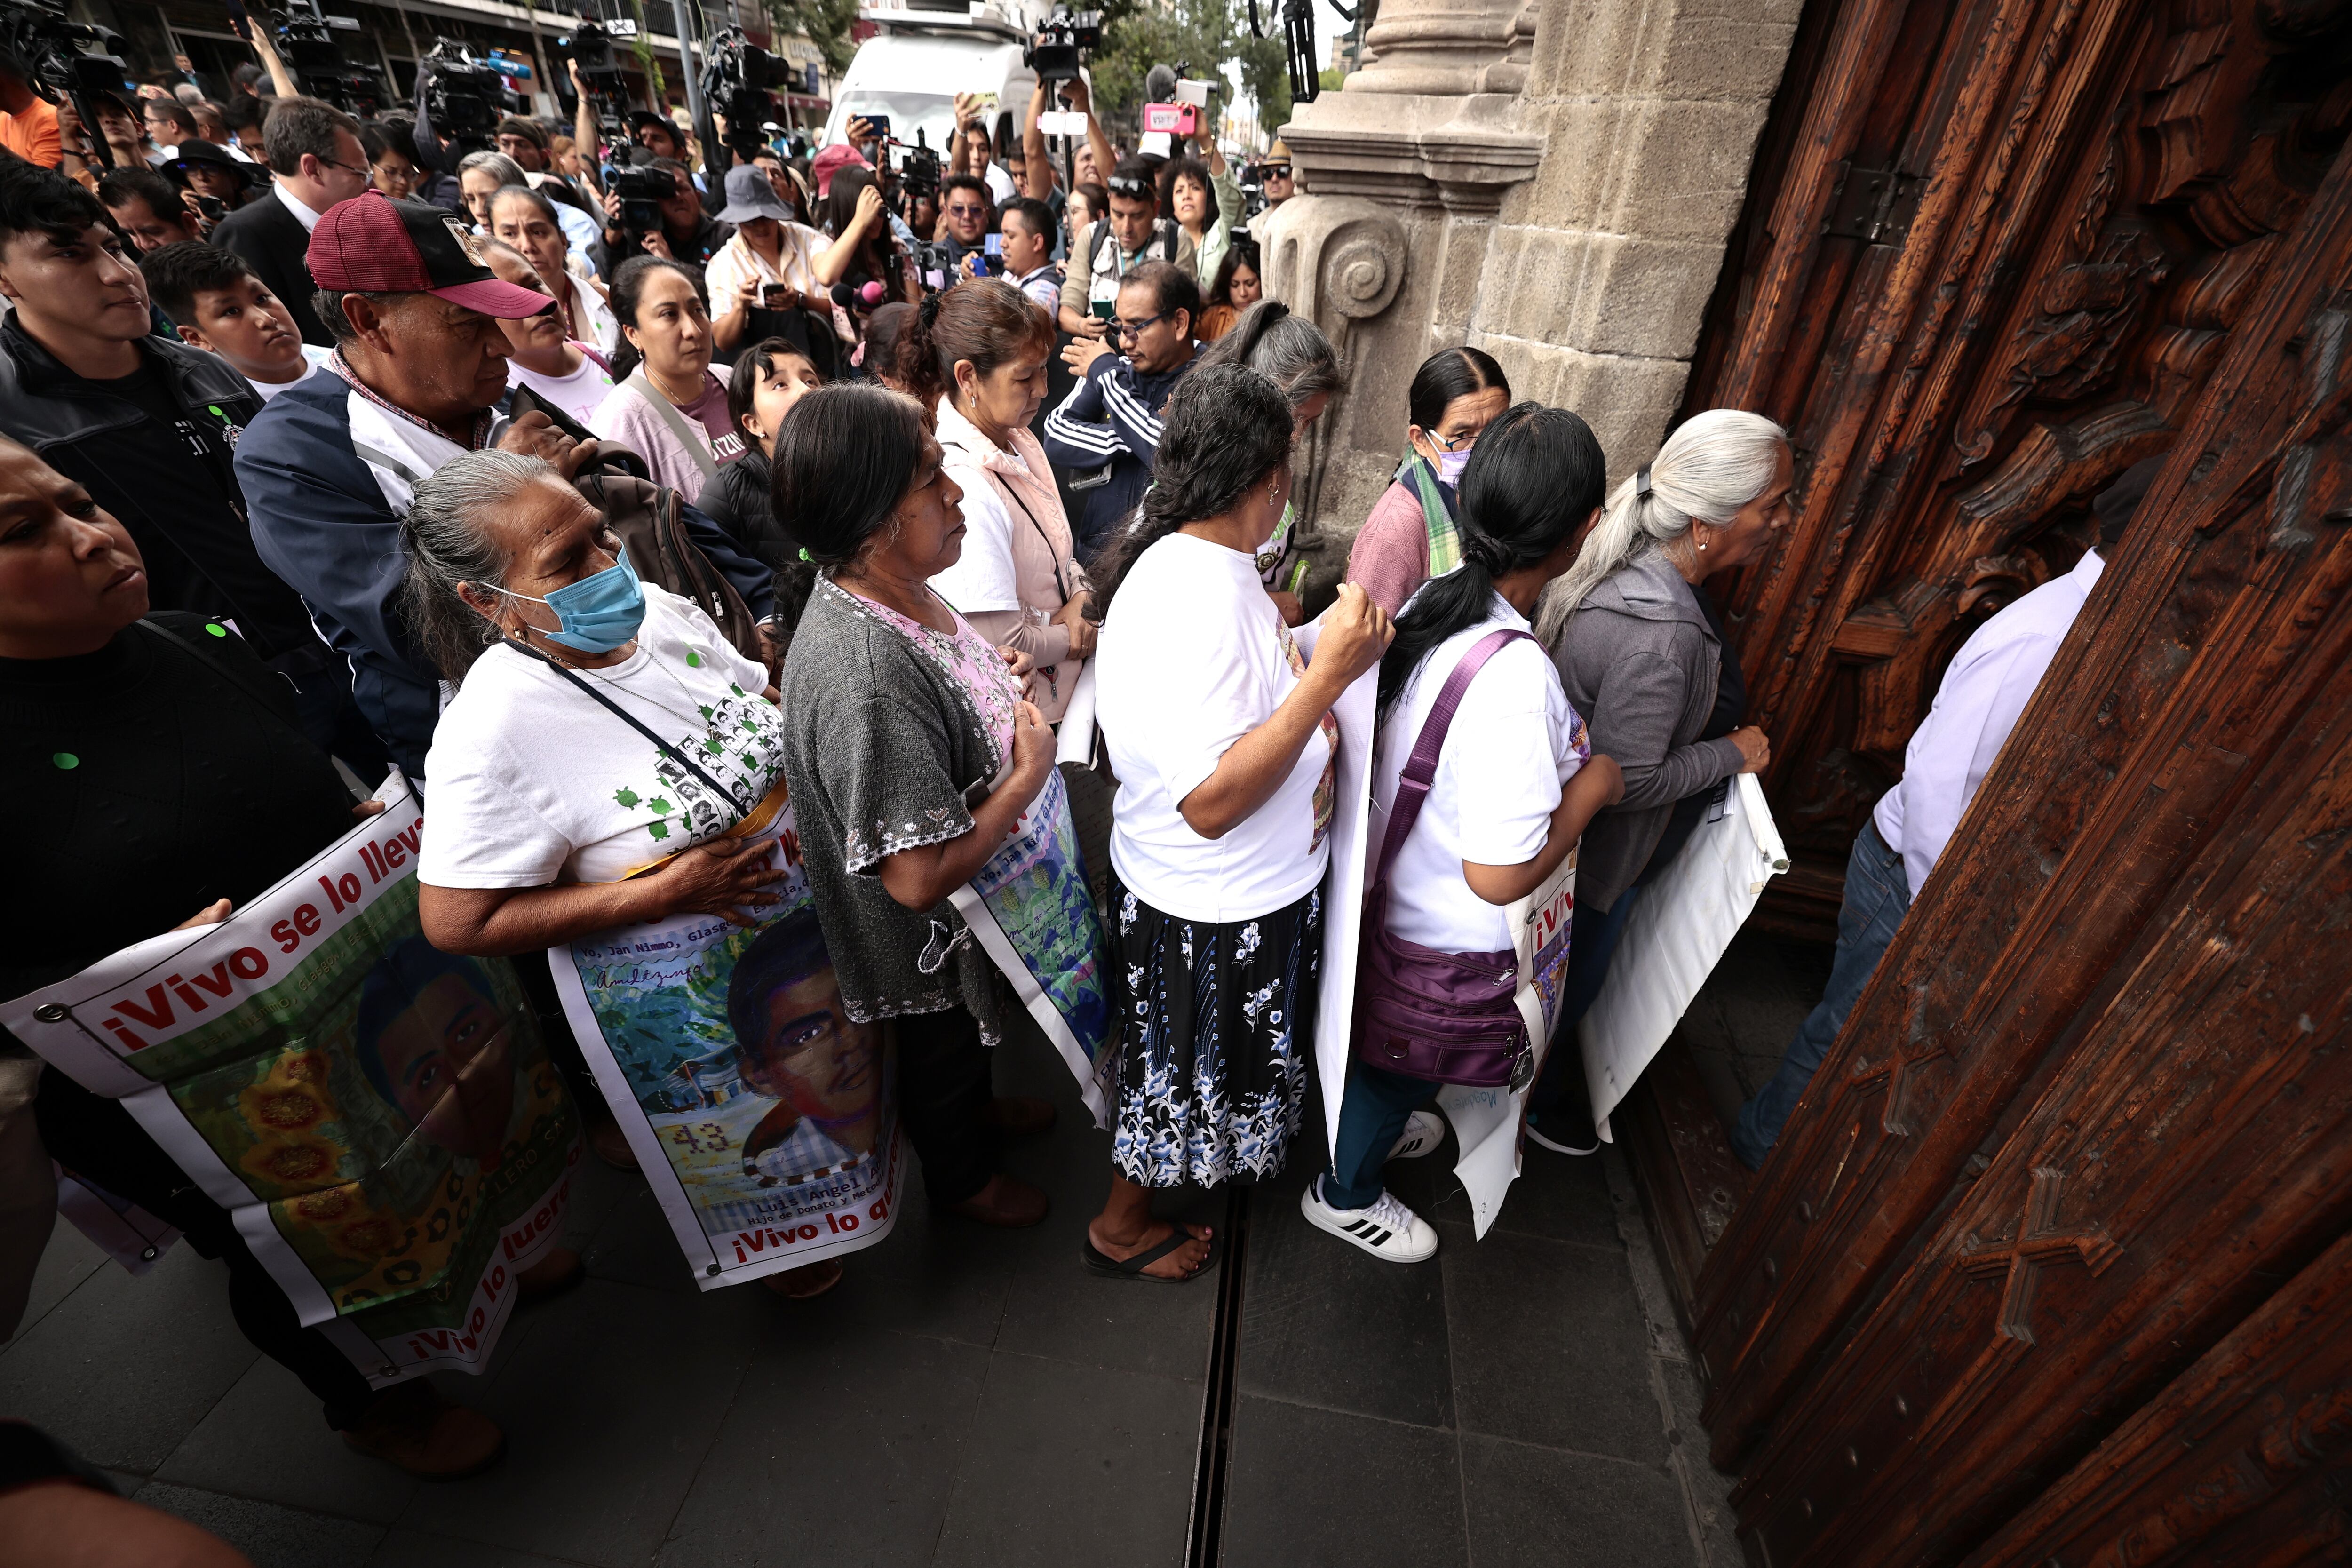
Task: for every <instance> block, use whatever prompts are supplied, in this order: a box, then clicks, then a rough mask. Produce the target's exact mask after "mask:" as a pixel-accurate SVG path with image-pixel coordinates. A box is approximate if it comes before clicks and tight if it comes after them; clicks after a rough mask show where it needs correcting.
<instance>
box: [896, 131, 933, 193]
mask: <svg viewBox="0 0 2352 1568" xmlns="http://www.w3.org/2000/svg"><path fill="white" fill-rule="evenodd" d="M889 145H891V146H893V147H896V148H898V188H899V189H900V190H902V191H904V192H906V194H907V200H908V203H909V204H911V203H914V202H916V201H919V200H920V199H922V198H923V197H925V196H933V197H936V196H937V195H939V194H940V155H939V153H938V151H937V150H936V149H934V148H932V147H931V146H930V145H929V143H927V142H925V141H924V139H923V132H921V130H920V129H918V130H917V131H916V132H915V144H914V145H913V146H911V147H909V146H908V145H907V144H906V143H905V142H891V143H889Z"/></svg>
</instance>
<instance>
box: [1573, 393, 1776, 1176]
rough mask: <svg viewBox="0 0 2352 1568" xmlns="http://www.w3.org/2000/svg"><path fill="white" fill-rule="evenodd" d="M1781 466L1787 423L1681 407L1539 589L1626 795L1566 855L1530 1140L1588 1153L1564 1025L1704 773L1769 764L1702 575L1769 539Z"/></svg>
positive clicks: (1679, 831) (1595, 988) (1588, 1128)
mask: <svg viewBox="0 0 2352 1568" xmlns="http://www.w3.org/2000/svg"><path fill="white" fill-rule="evenodd" d="M1794 473H1795V468H1794V465H1793V463H1792V461H1791V458H1790V452H1789V437H1788V436H1787V434H1786V433H1785V432H1784V431H1782V430H1781V428H1780V426H1778V425H1775V424H1774V423H1772V421H1770V420H1769V419H1767V418H1765V417H1764V416H1762V415H1760V414H1749V413H1746V412H1743V411H1741V410H1739V409H1736V408H1711V409H1708V410H1707V411H1706V413H1704V414H1698V415H1694V416H1692V417H1691V418H1689V419H1687V420H1685V421H1684V423H1683V424H1682V425H1681V426H1678V427H1677V428H1676V429H1675V433H1674V434H1673V435H1671V436H1669V437H1666V444H1665V445H1664V447H1660V448H1659V449H1658V455H1657V456H1656V457H1655V458H1651V459H1650V461H1648V462H1647V463H1644V464H1643V466H1642V468H1641V470H1640V471H1639V472H1638V473H1636V474H1635V475H1634V476H1633V478H1632V479H1627V480H1626V481H1625V482H1624V483H1622V484H1621V485H1619V486H1618V487H1617V492H1616V494H1614V495H1613V496H1612V497H1611V498H1610V500H1609V510H1608V513H1607V515H1606V516H1604V517H1603V518H1602V519H1601V521H1600V523H1599V524H1598V525H1596V526H1595V527H1594V528H1593V530H1592V531H1591V534H1590V535H1588V536H1587V538H1586V539H1585V542H1584V547H1583V549H1582V551H1581V552H1579V554H1578V556H1577V558H1576V564H1575V566H1574V568H1572V569H1571V570H1570V572H1569V573H1568V574H1567V575H1566V576H1564V577H1562V578H1561V579H1560V580H1559V584H1557V585H1556V586H1554V587H1553V588H1552V590H1551V591H1550V592H1549V594H1547V595H1545V596H1544V602H1543V613H1542V614H1541V615H1540V616H1538V625H1537V628H1536V635H1537V636H1538V637H1541V638H1542V639H1543V642H1544V646H1545V647H1549V649H1551V654H1552V662H1553V663H1554V664H1555V665H1557V666H1558V667H1559V675H1560V682H1561V684H1562V685H1563V686H1565V687H1566V688H1567V689H1568V698H1569V700H1570V702H1572V703H1574V704H1575V705H1576V710H1577V711H1578V712H1580V713H1581V714H1583V715H1584V716H1585V719H1586V721H1587V722H1589V723H1590V724H1591V726H1592V743H1593V744H1594V745H1596V746H1599V747H1601V749H1602V750H1604V751H1606V752H1608V753H1609V754H1610V755H1611V756H1612V757H1615V758H1616V759H1617V763H1618V765H1619V766H1620V767H1622V769H1624V772H1625V794H1624V797H1623V798H1622V800H1620V801H1619V802H1618V803H1617V804H1616V805H1613V806H1611V807H1610V808H1609V809H1608V810H1606V811H1604V812H1602V813H1601V816H1600V817H1599V818H1598V819H1597V820H1596V821H1595V822H1594V823H1593V825H1592V831H1591V833H1589V834H1588V835H1586V837H1585V844H1584V847H1583V849H1582V850H1581V851H1580V853H1579V855H1578V857H1577V868H1576V916H1575V929H1574V931H1573V932H1572V933H1571V934H1570V939H1569V945H1570V953H1569V964H1568V973H1567V974H1566V975H1565V976H1564V977H1563V979H1562V981H1561V985H1560V1003H1559V1016H1558V1018H1557V1020H1556V1021H1555V1024H1554V1026H1553V1039H1554V1048H1553V1050H1552V1053H1551V1056H1550V1059H1549V1060H1548V1061H1547V1062H1546V1063H1545V1064H1544V1074H1543V1077H1542V1078H1541V1079H1539V1080H1538V1082H1537V1083H1536V1086H1535V1089H1534V1090H1533V1092H1531V1093H1530V1094H1529V1095H1528V1137H1530V1138H1531V1139H1533V1140H1534V1141H1535V1142H1537V1143H1538V1144H1540V1145H1542V1146H1543V1147H1544V1148H1547V1149H1550V1150H1554V1151H1556V1152H1559V1153H1563V1154H1590V1153H1591V1152H1593V1151H1595V1150H1597V1149H1598V1148H1600V1147H1601V1139H1600V1134H1599V1133H1598V1131H1595V1129H1594V1127H1593V1124H1592V1117H1591V1111H1590V1110H1589V1109H1588V1107H1587V1106H1586V1104H1585V1100H1584V1096H1583V1094H1582V1093H1581V1092H1580V1090H1579V1088H1578V1085H1579V1080H1580V1079H1581V1077H1582V1060H1581V1058H1582V1053H1581V1052H1580V1050H1578V1049H1577V1048H1576V1040H1577V1036H1576V1027H1577V1025H1578V1024H1579V1023H1580V1021H1581V1020H1582V1018H1583V1016H1584V1015H1585V1013H1586V1011H1587V1010H1588V1009H1589V1008H1591V1005H1592V1002H1593V999H1594V998H1595V997H1597V996H1598V995H1600V994H1601V982H1602V981H1604V980H1606V979H1607V978H1608V974H1609V959H1610V955H1611V954H1612V952H1615V951H1616V947H1617V940H1618V938H1619V937H1620V936H1622V934H1623V932H1624V930H1625V919H1626V916H1627V915H1628V914H1630V913H1631V912H1632V910H1633V900H1634V899H1635V898H1637V897H1638V896H1639V895H1640V891H1641V887H1642V884H1643V882H1645V881H1647V880H1648V879H1651V878H1652V877H1654V876H1656V875H1657V874H1658V873H1659V872H1660V871H1662V870H1664V868H1665V867H1666V866H1667V865H1668V864H1669V863H1670V862H1671V861H1672V860H1673V859H1674V857H1675V852H1676V851H1677V850H1679V849H1680V848H1681V847H1682V846H1683V844H1684V842H1685V840H1686V839H1687V838H1688V837H1690V834H1691V831H1692V829H1693V828H1694V827H1696V826H1697V824H1698V820H1699V814H1700V812H1701V810H1702V809H1703V808H1704V807H1705V805H1706V798H1707V796H1708V794H1709V793H1710V792H1711V791H1712V790H1713V789H1714V788H1715V786H1716V785H1717V784H1721V783H1722V782H1723V781H1724V780H1726V779H1727V778H1730V777H1731V776H1732V775H1733V774H1735V773H1761V772H1763V771H1764V767H1765V764H1766V763H1768V762H1769V761H1770V760H1771V753H1772V748H1771V743H1770V742H1769V741H1768V740H1767V739H1766V738H1765V734H1764V731H1761V730H1759V729H1758V728H1756V727H1755V726H1754V725H1752V724H1748V725H1741V724H1740V723H1739V720H1740V716H1741V709H1742V707H1743V705H1744V704H1745V702H1746V700H1747V699H1746V693H1745V689H1744V686H1743V683H1742V681H1741V679H1740V675H1739V661H1738V656H1737V654H1736V653H1735V652H1734V651H1733V649H1732V647H1731V645H1730V644H1729V642H1727V640H1726V639H1725V637H1724V636H1723V632H1722V628H1721V626H1719V625H1718V624H1717V614H1716V610H1715V606H1714V605H1713V604H1712V603H1710V602H1709V601H1708V599H1707V597H1706V595H1705V594H1703V593H1701V592H1700V591H1699V587H1698V584H1700V583H1702V582H1704V581H1705V580H1706V578H1707V577H1709V576H1711V575H1713V574H1715V573H1717V572H1725V571H1729V570H1731V569H1733V568H1735V567H1738V566H1743V565H1745V564H1747V563H1748V562H1750V561H1753V560H1754V559H1756V557H1757V556H1759V555H1760V554H1762V553H1763V552H1765V551H1766V550H1768V549H1769V548H1770V547H1771V543H1772V536H1773V534H1774V532H1775V531H1777V530H1779V529H1780V527H1781V526H1782V525H1783V524H1784V523H1786V522H1787V521H1788V520H1789V517H1790V508H1789V492H1790V489H1791V487H1792V484H1793V480H1794ZM1735 726H1737V727H1735Z"/></svg>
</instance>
